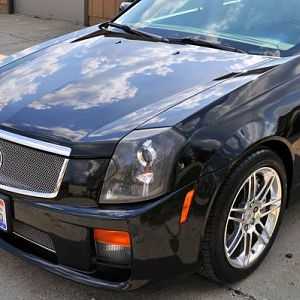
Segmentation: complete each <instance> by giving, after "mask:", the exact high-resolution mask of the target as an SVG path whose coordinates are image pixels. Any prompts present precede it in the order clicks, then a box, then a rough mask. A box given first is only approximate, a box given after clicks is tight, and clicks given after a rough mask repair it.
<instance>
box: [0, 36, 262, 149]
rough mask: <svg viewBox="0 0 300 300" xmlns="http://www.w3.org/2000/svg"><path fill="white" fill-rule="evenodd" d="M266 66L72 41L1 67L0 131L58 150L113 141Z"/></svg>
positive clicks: (139, 44) (217, 53) (141, 43)
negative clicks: (224, 81)
mask: <svg viewBox="0 0 300 300" xmlns="http://www.w3.org/2000/svg"><path fill="white" fill-rule="evenodd" d="M265 60H267V58H266V57H260V56H249V55H246V54H240V53H233V52H227V51H221V50H215V49H209V48H205V47H197V46H191V45H179V44H169V43H163V42H153V41H146V40H140V39H133V38H130V37H129V36H128V35H126V34H119V35H118V34H116V35H114V36H107V35H104V34H102V33H101V34H100V33H99V34H92V35H88V36H86V37H81V38H80V39H78V38H77V39H76V40H74V39H67V40H65V41H63V42H60V43H57V44H54V45H52V46H50V47H48V48H45V49H41V50H40V51H38V52H35V53H33V54H31V55H30V56H26V57H25V58H23V59H21V60H20V61H19V62H18V64H17V65H14V64H13V63H12V64H10V65H8V66H5V67H4V68H1V69H0V127H1V128H2V129H5V130H10V131H14V132H17V133H20V134H23V135H28V136H31V137H32V136H33V137H37V138H41V139H44V140H51V141H54V140H55V141H57V142H58V143H60V144H78V143H80V144H83V143H94V142H99V141H104V140H106V141H116V140H119V139H120V138H122V137H123V136H124V135H125V134H127V133H128V132H130V131H131V130H132V129H134V128H135V127H138V126H139V125H141V123H143V122H146V121H147V120H149V119H150V118H152V117H153V116H155V115H157V114H159V113H160V112H162V111H165V110H166V109H168V108H169V107H171V106H174V105H176V104H178V103H179V102H181V101H184V100H185V99H187V98H188V97H190V96H192V95H193V94H195V93H199V92H201V91H203V90H205V89H208V88H209V87H211V86H213V85H216V84H217V82H216V79H217V78H220V77H222V76H225V75H227V74H229V73H238V72H242V71H244V70H247V68H249V67H250V66H253V65H257V64H259V63H261V62H263V61H265ZM137 120H138V121H137Z"/></svg>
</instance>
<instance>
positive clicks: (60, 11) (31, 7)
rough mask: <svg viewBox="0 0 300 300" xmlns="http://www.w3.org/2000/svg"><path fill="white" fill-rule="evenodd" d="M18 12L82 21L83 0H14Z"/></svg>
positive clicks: (80, 22)
mask: <svg viewBox="0 0 300 300" xmlns="http://www.w3.org/2000/svg"><path fill="white" fill-rule="evenodd" d="M15 12H16V13H18V14H24V15H31V16H39V17H43V18H48V17H50V18H53V19H58V20H65V21H72V22H78V23H79V24H83V23H84V0H15Z"/></svg>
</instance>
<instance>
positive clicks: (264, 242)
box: [253, 230, 269, 246]
mask: <svg viewBox="0 0 300 300" xmlns="http://www.w3.org/2000/svg"><path fill="white" fill-rule="evenodd" d="M253 233H254V234H255V235H256V236H257V238H258V240H259V241H260V242H261V243H262V244H264V245H265V246H267V245H268V242H269V241H265V240H264V239H263V238H262V236H261V234H260V233H259V232H258V231H257V230H255V231H254V232H253Z"/></svg>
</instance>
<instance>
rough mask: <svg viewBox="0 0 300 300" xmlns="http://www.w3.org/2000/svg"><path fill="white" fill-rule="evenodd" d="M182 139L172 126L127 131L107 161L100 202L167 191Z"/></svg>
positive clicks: (135, 198)
mask: <svg viewBox="0 0 300 300" xmlns="http://www.w3.org/2000/svg"><path fill="white" fill-rule="evenodd" d="M184 143H185V138H184V137H183V136H182V135H181V134H180V133H178V132H177V131H176V130H174V129H172V128H160V129H147V130H137V131H134V132H132V133H130V134H129V135H128V136H127V137H126V138H124V139H123V140H122V141H121V142H120V143H119V145H118V146H117V148H116V150H115V153H114V155H113V158H112V159H111V161H110V164H109V167H108V170H107V173H106V176H105V180H104V184H103V187H102V192H101V196H100V203H126V202H139V201H144V200H149V199H153V198H156V197H158V196H161V195H163V194H165V193H167V192H168V189H169V185H170V180H171V173H172V171H173V169H174V160H175V157H176V154H177V153H178V151H179V150H180V148H181V147H182V146H183V144H184Z"/></svg>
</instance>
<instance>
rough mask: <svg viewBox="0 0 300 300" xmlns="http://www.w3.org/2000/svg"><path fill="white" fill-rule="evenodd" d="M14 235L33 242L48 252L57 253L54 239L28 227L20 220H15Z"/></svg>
mask: <svg viewBox="0 0 300 300" xmlns="http://www.w3.org/2000/svg"><path fill="white" fill-rule="evenodd" d="M13 233H14V234H15V235H17V236H19V237H21V238H23V239H25V240H27V241H29V242H32V243H34V244H36V245H38V246H40V247H42V248H44V249H46V250H49V251H51V252H55V247H54V245H53V242H52V239H51V238H50V236H49V234H47V233H45V232H43V231H41V230H39V229H36V228H34V227H32V226H30V225H27V224H25V223H23V222H20V221H18V220H13Z"/></svg>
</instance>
